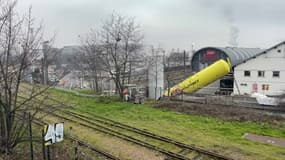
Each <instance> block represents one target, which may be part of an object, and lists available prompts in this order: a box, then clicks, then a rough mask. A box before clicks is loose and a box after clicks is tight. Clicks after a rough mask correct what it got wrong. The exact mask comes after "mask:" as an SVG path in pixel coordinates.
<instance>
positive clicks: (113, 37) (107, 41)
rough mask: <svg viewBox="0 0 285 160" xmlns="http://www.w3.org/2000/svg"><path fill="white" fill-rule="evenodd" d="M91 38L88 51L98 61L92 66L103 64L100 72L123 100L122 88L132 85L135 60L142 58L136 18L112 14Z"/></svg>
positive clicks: (140, 36) (139, 32)
mask: <svg viewBox="0 0 285 160" xmlns="http://www.w3.org/2000/svg"><path fill="white" fill-rule="evenodd" d="M89 38H90V39H89V41H88V42H91V43H89V44H88V45H86V46H88V49H87V50H88V52H89V51H91V53H92V54H93V55H94V54H96V56H95V58H96V59H98V61H95V60H94V61H93V63H96V62H98V63H100V66H101V68H100V70H101V71H103V72H106V73H108V74H109V75H110V76H111V78H112V79H113V81H114V83H115V85H116V91H117V92H118V93H119V95H120V96H121V97H123V93H122V90H123V86H124V84H125V83H128V82H129V79H130V77H131V73H132V72H131V71H132V65H133V64H134V63H135V61H134V60H135V59H137V58H139V57H140V56H141V55H140V54H139V53H140V52H138V51H139V50H140V49H141V47H142V39H143V35H142V33H141V30H140V26H139V25H137V24H136V22H135V19H134V18H129V17H124V16H122V15H120V14H116V13H113V14H112V15H111V16H110V17H109V19H107V20H106V21H105V22H103V26H102V28H101V30H99V31H97V32H95V31H91V32H90V33H89ZM86 44H87V43H86ZM92 48H93V49H92ZM127 80H128V81H127Z"/></svg>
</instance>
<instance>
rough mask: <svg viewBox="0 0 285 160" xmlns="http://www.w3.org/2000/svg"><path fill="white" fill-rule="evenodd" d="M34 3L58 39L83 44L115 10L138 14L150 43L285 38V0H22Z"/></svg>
mask: <svg viewBox="0 0 285 160" xmlns="http://www.w3.org/2000/svg"><path fill="white" fill-rule="evenodd" d="M30 5H32V7H33V14H34V17H35V18H36V19H38V20H42V21H43V24H44V26H45V33H46V35H47V36H50V35H52V34H53V33H55V32H56V33H57V36H56V42H55V45H56V46H57V47H62V46H65V45H76V44H79V40H78V35H82V34H85V33H87V32H88V31H90V29H91V28H92V29H96V28H99V27H100V24H101V22H102V21H103V20H104V19H106V18H107V17H108V16H109V15H110V14H111V13H112V12H113V11H116V12H118V13H120V14H122V15H126V16H134V17H136V21H137V22H138V23H139V24H140V25H141V27H142V30H143V33H144V35H145V39H144V42H145V44H149V45H150V44H151V45H154V46H161V47H163V48H166V49H168V50H169V49H171V48H175V49H176V48H180V49H186V50H190V49H191V43H194V44H195V46H196V48H200V47H206V46H229V45H230V44H235V41H236V42H237V44H238V46H239V47H260V48H266V47H270V46H272V45H275V44H276V43H279V42H281V41H284V40H285V7H284V6H285V0H18V6H17V7H18V9H19V11H20V13H24V12H27V10H28V8H29V6H30Z"/></svg>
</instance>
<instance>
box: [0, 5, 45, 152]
mask: <svg viewBox="0 0 285 160" xmlns="http://www.w3.org/2000/svg"><path fill="white" fill-rule="evenodd" d="M15 5H16V1H12V2H11V1H8V0H7V1H1V3H0V8H1V9H0V10H1V13H0V153H6V154H9V153H11V151H12V150H13V148H14V147H15V146H17V145H18V144H19V143H21V142H23V136H24V134H25V133H26V131H27V129H28V123H27V114H26V113H27V112H30V113H31V114H32V117H34V115H35V114H36V113H37V112H38V111H39V109H41V108H43V107H45V106H46V105H45V103H44V101H45V100H46V98H44V97H45V96H48V95H44V94H43V93H44V92H45V91H46V89H47V88H43V87H38V86H35V85H30V84H27V83H24V81H25V79H26V77H27V76H30V73H31V69H30V66H31V63H32V61H33V60H34V59H35V58H36V57H37V56H39V55H38V52H36V50H37V49H38V48H39V47H40V45H41V40H42V27H41V26H38V27H36V26H35V24H34V23H35V21H34V19H33V18H32V17H31V8H30V10H29V14H28V15H27V16H23V17H21V16H19V15H18V14H17V13H16V11H15ZM35 101H37V103H35Z"/></svg>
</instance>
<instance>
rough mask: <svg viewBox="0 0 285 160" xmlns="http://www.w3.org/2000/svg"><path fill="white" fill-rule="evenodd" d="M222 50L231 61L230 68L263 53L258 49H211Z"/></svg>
mask: <svg viewBox="0 0 285 160" xmlns="http://www.w3.org/2000/svg"><path fill="white" fill-rule="evenodd" d="M211 48H216V49H219V50H222V51H223V52H225V54H227V55H228V57H229V58H230V60H231V63H232V66H235V65H238V64H240V63H242V62H244V61H246V60H248V59H250V58H252V57H254V56H256V55H258V54H260V53H262V52H263V51H264V49H260V48H238V47H211Z"/></svg>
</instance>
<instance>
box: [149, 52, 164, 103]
mask: <svg viewBox="0 0 285 160" xmlns="http://www.w3.org/2000/svg"><path fill="white" fill-rule="evenodd" d="M148 65H149V66H148V87H149V98H153V99H158V98H160V97H162V96H163V93H164V64H163V56H161V55H156V56H153V57H151V58H150V59H149V64H148Z"/></svg>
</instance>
